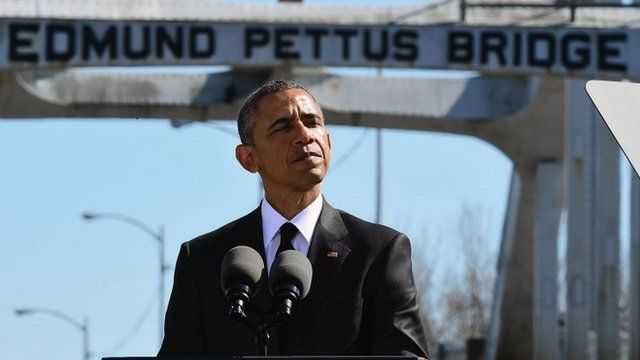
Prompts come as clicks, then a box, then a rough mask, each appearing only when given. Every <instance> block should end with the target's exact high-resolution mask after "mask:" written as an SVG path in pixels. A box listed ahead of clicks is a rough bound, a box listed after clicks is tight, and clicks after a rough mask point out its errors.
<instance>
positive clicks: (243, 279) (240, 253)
mask: <svg viewBox="0 0 640 360" xmlns="http://www.w3.org/2000/svg"><path fill="white" fill-rule="evenodd" d="M263 270H264V262H263V261H262V257H261V256H260V254H258V252H257V251H255V250H254V249H252V248H250V247H248V246H236V247H234V248H233V249H231V250H229V251H227V253H226V254H225V255H224V258H223V259H222V266H221V269H220V285H221V286H222V290H223V291H225V292H226V291H227V289H228V288H229V286H232V285H247V286H249V287H250V288H251V289H252V291H255V290H256V284H257V283H258V281H260V277H262V273H263Z"/></svg>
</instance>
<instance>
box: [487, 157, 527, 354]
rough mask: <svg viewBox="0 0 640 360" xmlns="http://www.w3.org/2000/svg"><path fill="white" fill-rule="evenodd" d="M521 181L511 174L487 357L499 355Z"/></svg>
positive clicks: (516, 174) (514, 172)
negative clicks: (503, 304) (508, 270)
mask: <svg viewBox="0 0 640 360" xmlns="http://www.w3.org/2000/svg"><path fill="white" fill-rule="evenodd" d="M520 192H521V182H520V176H519V175H518V172H517V171H515V170H514V171H513V172H512V174H511V182H510V184H509V196H508V197H507V209H506V211H505V216H504V222H503V226H502V239H501V241H500V253H499V254H498V262H497V267H496V280H495V283H494V287H493V303H492V306H491V324H490V327H489V336H488V339H487V357H486V358H487V359H489V360H491V359H496V358H497V357H498V342H499V341H500V333H501V330H502V329H501V325H502V311H503V308H502V303H503V300H504V295H505V289H506V286H507V269H508V267H509V263H510V262H511V254H512V251H513V244H514V242H515V235H516V224H517V222H516V220H517V215H518V201H519V199H520Z"/></svg>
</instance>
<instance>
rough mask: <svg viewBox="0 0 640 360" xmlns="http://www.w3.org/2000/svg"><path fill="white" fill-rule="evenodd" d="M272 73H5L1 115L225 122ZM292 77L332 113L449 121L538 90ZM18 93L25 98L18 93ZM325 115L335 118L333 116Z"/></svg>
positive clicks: (507, 107) (310, 74)
mask: <svg viewBox="0 0 640 360" xmlns="http://www.w3.org/2000/svg"><path fill="white" fill-rule="evenodd" d="M270 76H272V74H271V73H270V72H269V71H266V70H264V71H260V70H231V71H227V72H222V73H214V74H166V73H162V74H157V73H155V74H154V73H136V74H132V73H116V72H109V71H107V72H94V71H91V72H87V71H63V72H21V73H14V74H10V73H3V76H2V80H0V81H1V83H0V84H1V85H0V86H2V90H4V91H2V90H0V91H2V92H3V93H5V94H6V96H4V97H2V98H0V99H6V100H5V101H3V102H1V103H0V106H2V109H3V111H2V114H0V116H2V117H3V118H38V117H123V116H125V117H126V116H128V117H164V118H166V117H172V116H163V115H162V113H163V111H167V112H169V113H181V114H182V116H181V118H182V119H186V120H213V119H220V118H222V119H224V118H228V114H229V107H233V108H235V109H236V110H237V108H238V107H239V101H241V100H243V99H244V98H245V97H246V96H247V95H248V93H249V91H251V89H253V88H255V87H256V86H257V85H259V84H260V83H262V82H264V81H265V80H267V79H268V78H269V77H270ZM292 78H293V79H295V80H297V81H299V82H301V83H303V84H305V85H306V86H307V87H308V88H309V90H310V91H311V93H312V94H314V96H315V97H316V98H317V99H318V101H319V103H320V104H321V106H322V108H323V109H325V110H327V111H331V112H337V113H347V114H362V115H364V114H379V115H383V116H406V117H415V118H436V119H451V120H486V119H495V118H501V117H506V116H509V115H513V114H515V113H517V112H519V111H521V110H522V109H524V108H525V107H526V106H527V105H528V104H529V102H530V100H531V98H532V97H533V92H534V91H535V87H532V86H531V85H530V82H529V80H528V79H527V78H504V77H502V78H500V77H488V76H487V77H472V78H454V79H430V78H421V79H407V78H389V77H341V76H337V75H329V74H325V73H322V72H318V71H300V72H297V73H293V74H292ZM19 88H21V89H19ZM16 90H19V91H20V92H21V93H22V94H20V95H21V96H16V95H18V94H16V93H15V92H14V91H16ZM9 91H10V92H11V94H8V93H7V92H9ZM16 99H19V101H16ZM141 106H143V107H149V110H148V112H145V113H141V112H140V108H139V107H141ZM220 110H222V111H220ZM127 113H128V115H127ZM234 115H235V114H234ZM234 117H235V116H234ZM327 120H328V121H329V122H331V118H328V119H327ZM390 127H398V128H402V125H401V124H397V125H395V126H390Z"/></svg>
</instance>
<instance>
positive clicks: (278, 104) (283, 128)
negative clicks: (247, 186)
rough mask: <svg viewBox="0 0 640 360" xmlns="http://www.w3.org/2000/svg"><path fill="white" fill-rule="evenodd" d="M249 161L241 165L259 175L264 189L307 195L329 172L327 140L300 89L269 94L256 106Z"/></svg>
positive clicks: (317, 112) (314, 109) (313, 105)
mask: <svg viewBox="0 0 640 360" xmlns="http://www.w3.org/2000/svg"><path fill="white" fill-rule="evenodd" d="M241 147H245V149H246V152H247V154H248V156H249V157H250V161H248V162H247V163H246V164H245V163H244V162H243V161H242V160H240V157H239V160H240V162H241V163H242V165H243V166H244V167H245V168H246V169H247V170H249V171H252V172H255V171H257V172H259V173H260V175H261V177H262V181H263V183H264V185H265V189H287V190H294V191H298V192H299V191H308V190H310V189H311V188H313V187H314V186H315V185H317V184H319V183H320V182H322V180H323V179H324V176H325V175H326V173H327V170H328V169H329V159H330V157H331V140H330V138H329V133H328V132H327V130H326V128H325V124H324V119H323V118H322V113H321V112H320V107H319V106H318V104H317V103H316V102H315V101H314V100H313V98H312V97H311V96H310V95H309V94H308V93H307V92H306V91H304V90H302V89H290V90H285V91H280V92H277V93H273V94H269V95H267V96H265V97H263V98H262V99H260V101H259V102H258V104H257V113H256V121H255V125H254V129H253V145H241Z"/></svg>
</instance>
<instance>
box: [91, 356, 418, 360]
mask: <svg viewBox="0 0 640 360" xmlns="http://www.w3.org/2000/svg"><path fill="white" fill-rule="evenodd" d="M240 359H248V360H323V359H327V360H365V359H373V360H417V359H418V357H416V356H385V355H382V356H337V355H333V356H332V355H326V356H323V355H312V356H159V357H105V358H102V360H240Z"/></svg>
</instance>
